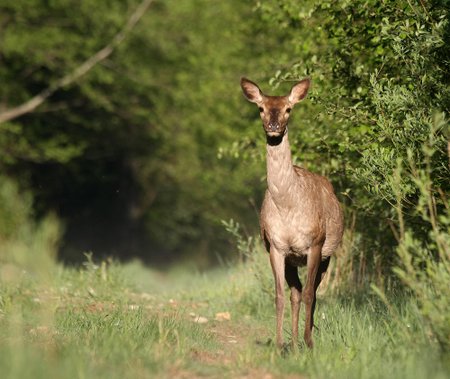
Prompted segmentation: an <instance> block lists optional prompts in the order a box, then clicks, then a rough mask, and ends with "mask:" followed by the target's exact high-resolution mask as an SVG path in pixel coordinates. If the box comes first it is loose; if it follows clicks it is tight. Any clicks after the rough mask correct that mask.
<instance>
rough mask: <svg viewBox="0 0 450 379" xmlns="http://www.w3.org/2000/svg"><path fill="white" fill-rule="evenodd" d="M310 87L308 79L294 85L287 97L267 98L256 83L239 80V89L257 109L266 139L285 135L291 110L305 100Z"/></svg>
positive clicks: (243, 79) (244, 79)
mask: <svg viewBox="0 0 450 379" xmlns="http://www.w3.org/2000/svg"><path fill="white" fill-rule="evenodd" d="M309 85H310V80H309V79H303V80H302V81H300V82H298V83H297V84H295V85H294V86H293V87H292V89H291V92H290V93H289V95H287V96H267V95H264V94H263V93H262V91H261V90H260V89H259V87H258V85H257V84H256V83H253V82H252V81H251V80H248V79H246V78H241V87H242V91H243V92H244V95H245V97H246V98H247V100H248V101H250V102H252V103H255V104H256V105H257V106H258V108H259V115H260V116H261V119H262V122H263V127H264V131H265V132H266V135H267V137H270V138H271V137H281V136H283V135H284V134H285V133H286V130H287V124H288V121H289V115H290V113H291V110H292V108H293V107H294V105H295V104H297V103H298V102H299V101H300V100H302V99H303V98H305V96H306V94H307V93H308V88H309Z"/></svg>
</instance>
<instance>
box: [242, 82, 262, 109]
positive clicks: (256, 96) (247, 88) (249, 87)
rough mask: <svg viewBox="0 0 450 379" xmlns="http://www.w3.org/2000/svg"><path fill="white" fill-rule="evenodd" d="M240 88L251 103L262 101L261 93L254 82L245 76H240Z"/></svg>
mask: <svg viewBox="0 0 450 379" xmlns="http://www.w3.org/2000/svg"><path fill="white" fill-rule="evenodd" d="M241 88H242V91H243V92H244V95H245V97H246V98H247V100H248V101H251V102H252V103H256V104H259V103H261V102H262V101H263V96H264V95H263V94H262V92H261V90H260V89H259V87H258V85H257V84H256V83H253V82H252V81H251V80H248V79H246V78H241Z"/></svg>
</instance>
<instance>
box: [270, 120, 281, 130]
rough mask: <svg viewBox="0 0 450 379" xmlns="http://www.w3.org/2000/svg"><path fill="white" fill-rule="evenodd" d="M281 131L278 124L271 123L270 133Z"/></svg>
mask: <svg viewBox="0 0 450 379" xmlns="http://www.w3.org/2000/svg"><path fill="white" fill-rule="evenodd" d="M279 129H280V124H279V123H278V122H273V121H271V122H269V131H270V132H276V131H278V130H279Z"/></svg>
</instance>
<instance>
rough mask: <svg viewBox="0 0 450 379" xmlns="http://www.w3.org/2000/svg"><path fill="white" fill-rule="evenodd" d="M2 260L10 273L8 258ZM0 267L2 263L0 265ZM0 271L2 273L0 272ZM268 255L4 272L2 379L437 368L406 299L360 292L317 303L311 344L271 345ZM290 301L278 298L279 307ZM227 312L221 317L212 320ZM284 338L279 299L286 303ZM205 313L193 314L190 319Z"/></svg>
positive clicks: (400, 373) (352, 374)
mask: <svg viewBox="0 0 450 379" xmlns="http://www.w3.org/2000/svg"><path fill="white" fill-rule="evenodd" d="M11 270H15V272H16V273H17V272H20V270H18V269H17V267H15V268H14V267H12V268H11ZM4 271H5V270H3V273H4ZM4 278H7V279H4ZM272 298H273V294H272V278H271V271H270V268H269V265H268V261H267V256H265V255H263V254H261V255H260V256H258V257H256V258H254V259H251V260H250V261H249V262H247V263H246V264H243V265H239V266H235V267H228V268H221V269H217V270H214V271H210V272H208V273H203V274H202V273H199V272H196V271H194V270H189V269H183V268H181V267H178V268H174V269H173V270H171V271H169V272H168V273H164V274H163V273H160V272H157V271H154V270H150V269H147V268H145V267H144V266H142V265H141V264H140V263H139V262H132V263H129V264H127V265H124V266H121V265H117V264H109V263H103V264H100V265H96V264H94V263H93V262H92V261H88V262H87V264H86V267H84V268H82V269H71V268H63V267H55V268H54V269H53V271H52V274H51V275H47V276H39V274H33V273H29V272H25V273H24V272H22V273H21V274H20V275H3V277H2V280H1V282H0V372H1V373H2V375H1V376H2V378H102V377H107V378H126V377H133V378H153V377H158V378H172V377H183V378H191V377H192V378H195V377H199V376H201V377H213V378H214V377H217V378H236V377H263V376H264V375H271V376H268V377H299V378H305V377H308V378H385V377H391V378H408V379H409V378H436V379H437V378H447V377H449V375H450V368H449V363H448V356H442V355H441V353H440V352H439V349H438V346H437V344H436V343H435V342H433V341H432V340H430V338H428V335H427V333H428V332H427V329H426V328H425V327H424V326H423V325H422V323H421V321H420V318H419V316H418V313H417V311H416V308H415V302H414V299H410V298H408V297H406V296H405V295H401V294H396V296H392V299H393V300H392V302H391V306H390V309H387V307H386V306H385V305H384V303H383V302H382V301H381V300H380V299H379V298H377V297H376V296H375V295H374V294H372V293H371V292H370V291H365V292H364V291H362V292H359V293H357V294H340V295H339V296H337V295H333V294H331V293H327V294H325V295H324V296H322V297H321V298H320V299H319V301H318V306H317V311H316V312H317V313H316V315H317V317H316V324H317V326H318V329H317V330H315V332H314V336H315V344H316V345H315V348H314V350H312V351H310V350H307V349H306V348H305V347H304V346H303V345H300V350H299V352H298V353H288V354H283V353H282V352H280V351H278V350H277V349H276V348H275V346H274V345H273V343H272V342H271V341H272V338H273V332H274V324H275V321H274V316H275V312H274V307H273V301H272ZM287 308H289V307H287ZM219 312H222V313H223V312H229V314H230V316H231V319H230V320H225V321H218V320H215V317H216V315H217V313H219ZM286 313H287V314H286V333H285V335H286V338H287V339H288V338H289V323H290V319H289V318H290V315H289V309H287V312H286ZM199 316H201V317H204V318H205V319H207V320H208V321H207V322H206V323H203V324H201V323H196V322H195V320H196V319H198V317H199Z"/></svg>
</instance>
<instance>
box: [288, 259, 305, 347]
mask: <svg viewBox="0 0 450 379" xmlns="http://www.w3.org/2000/svg"><path fill="white" fill-rule="evenodd" d="M285 277H286V282H287V284H288V286H289V288H290V289H291V309H292V348H293V349H294V350H296V349H297V342H298V314H299V311H300V302H301V299H302V284H301V282H300V279H299V278H298V270H297V267H295V266H292V265H290V264H288V263H286V266H285Z"/></svg>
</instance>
